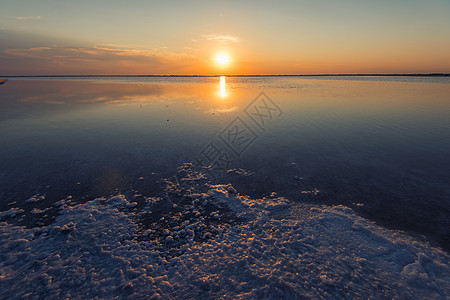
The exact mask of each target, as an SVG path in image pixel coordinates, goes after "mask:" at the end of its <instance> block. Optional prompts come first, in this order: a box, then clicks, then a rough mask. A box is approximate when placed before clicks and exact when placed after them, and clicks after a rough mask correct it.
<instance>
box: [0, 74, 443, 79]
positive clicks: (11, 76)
mask: <svg viewBox="0 0 450 300" xmlns="http://www.w3.org/2000/svg"><path fill="white" fill-rule="evenodd" d="M219 76H226V77H449V76H450V73H426V74H296V75H288V74H281V75H275V74H265V75H256V74H255V75H227V74H224V75H218V74H217V75H0V77H2V78H20V77H36V78H48V77H66V78H67V77H69V78H78V77H92V78H99V77H219Z"/></svg>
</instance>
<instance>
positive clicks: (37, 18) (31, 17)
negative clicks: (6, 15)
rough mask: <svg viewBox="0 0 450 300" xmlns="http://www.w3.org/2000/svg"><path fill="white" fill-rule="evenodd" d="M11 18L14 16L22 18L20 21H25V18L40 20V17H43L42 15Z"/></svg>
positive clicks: (17, 18)
mask: <svg viewBox="0 0 450 300" xmlns="http://www.w3.org/2000/svg"><path fill="white" fill-rule="evenodd" d="M11 18H13V19H14V20H20V21H23V20H40V19H42V17H41V16H25V17H11Z"/></svg>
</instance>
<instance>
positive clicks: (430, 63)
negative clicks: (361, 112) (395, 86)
mask: <svg viewBox="0 0 450 300" xmlns="http://www.w3.org/2000/svg"><path fill="white" fill-rule="evenodd" d="M219 54H225V55H226V56H227V57H228V59H229V61H225V64H223V65H221V64H219V63H218V62H217V60H216V58H217V56H218V55H219ZM431 72H443V73H450V1H448V0H428V1H425V0H421V1H419V0H408V1H407V0H398V1H393V0H390V1H388V0H380V1H367V0H343V1H335V0H318V1H309V0H308V1H300V0H297V1H170V0H168V1H144V0H130V1H124V0H121V1H116V0H108V1H106V0H77V1H68V0H58V1H57V0H40V1H31V0H28V1H26V0H14V1H7V0H0V75H50V74H54V75H61V74H70V75H77V74H78V75H79V74H105V75H109V74H124V75H138V74H164V75H167V74H177V75H180V74H186V75H190V74H197V75H200V74H201V75H212V74H323V73H431Z"/></svg>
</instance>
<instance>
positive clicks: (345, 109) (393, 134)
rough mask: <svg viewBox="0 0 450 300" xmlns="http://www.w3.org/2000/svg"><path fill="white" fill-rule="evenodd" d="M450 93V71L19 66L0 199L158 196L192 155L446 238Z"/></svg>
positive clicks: (6, 98)
mask: <svg viewBox="0 0 450 300" xmlns="http://www.w3.org/2000/svg"><path fill="white" fill-rule="evenodd" d="M261 93H263V94H261ZM449 95H450V78H448V77H446V78H441V77H423V78H418V77H373V78H372V77H361V78H359V77H339V78H334V77H310V78H308V77H227V78H224V77H222V78H220V77H201V78H191V77H175V78H169V77H161V78H159V77H149V78H145V77H144V78H143V77H136V78H133V77H131V78H130V77H126V78H120V77H114V78H67V79H62V78H45V79H43V78H20V79H19V78H11V79H10V80H9V81H8V82H7V83H6V84H4V85H2V86H0V210H1V211H5V210H8V209H9V208H11V207H21V208H23V209H24V210H31V209H32V208H35V207H38V208H41V209H42V208H45V207H50V206H51V205H52V204H54V203H55V202H57V201H59V200H61V199H65V198H66V197H67V196H69V195H70V196H72V198H73V199H75V200H76V201H79V202H83V201H87V200H91V199H94V198H96V197H103V196H104V197H107V196H109V195H114V194H117V193H124V194H130V195H133V194H142V195H148V196H161V197H163V196H164V193H165V184H166V183H165V182H164V180H163V179H164V178H169V179H170V178H172V177H173V176H175V175H176V174H177V167H179V166H181V165H183V164H184V163H186V162H194V163H198V164H199V166H200V167H206V166H210V168H209V169H207V170H208V171H209V174H210V176H211V178H210V179H211V180H213V181H215V182H218V183H232V184H233V186H235V187H236V189H237V190H238V191H239V192H240V193H242V194H247V195H250V196H255V197H263V196H268V195H270V194H272V193H273V192H275V193H277V195H278V196H284V197H286V198H288V199H289V200H291V201H294V202H308V203H322V204H327V205H334V204H343V205H346V206H349V207H351V208H352V209H354V210H355V211H356V212H358V213H359V214H360V215H362V216H364V217H366V218H369V219H371V220H373V221H375V222H376V223H378V224H380V225H383V226H386V227H388V228H393V229H400V230H404V231H407V232H408V233H410V234H412V235H418V236H423V237H424V238H425V239H427V240H428V241H430V242H431V243H432V244H434V245H438V246H441V247H442V248H443V249H445V250H447V251H448V250H449V249H450V240H449V236H450V234H449V231H450V221H449V220H450V185H449V183H450V155H449V154H450V118H449V116H450V96H449ZM227 170H228V172H227ZM229 170H233V171H229ZM239 174H241V175H242V174H245V176H237V175H239ZM33 196H35V197H39V196H42V199H43V200H41V201H39V202H36V203H34V202H31V203H30V202H26V200H28V199H30V197H33ZM51 220H52V214H51V212H49V213H48V216H47V218H40V219H39V220H37V219H36V220H27V219H20V218H19V217H17V218H16V219H15V222H16V223H19V224H20V223H23V224H25V225H27V226H35V225H39V224H38V222H41V223H42V222H43V223H45V222H51Z"/></svg>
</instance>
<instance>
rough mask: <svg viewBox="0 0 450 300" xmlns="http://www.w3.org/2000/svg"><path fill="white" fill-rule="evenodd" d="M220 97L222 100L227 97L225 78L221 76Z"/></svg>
mask: <svg viewBox="0 0 450 300" xmlns="http://www.w3.org/2000/svg"><path fill="white" fill-rule="evenodd" d="M219 95H220V97H222V98H225V97H226V96H227V91H226V81H225V76H220V89H219Z"/></svg>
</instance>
